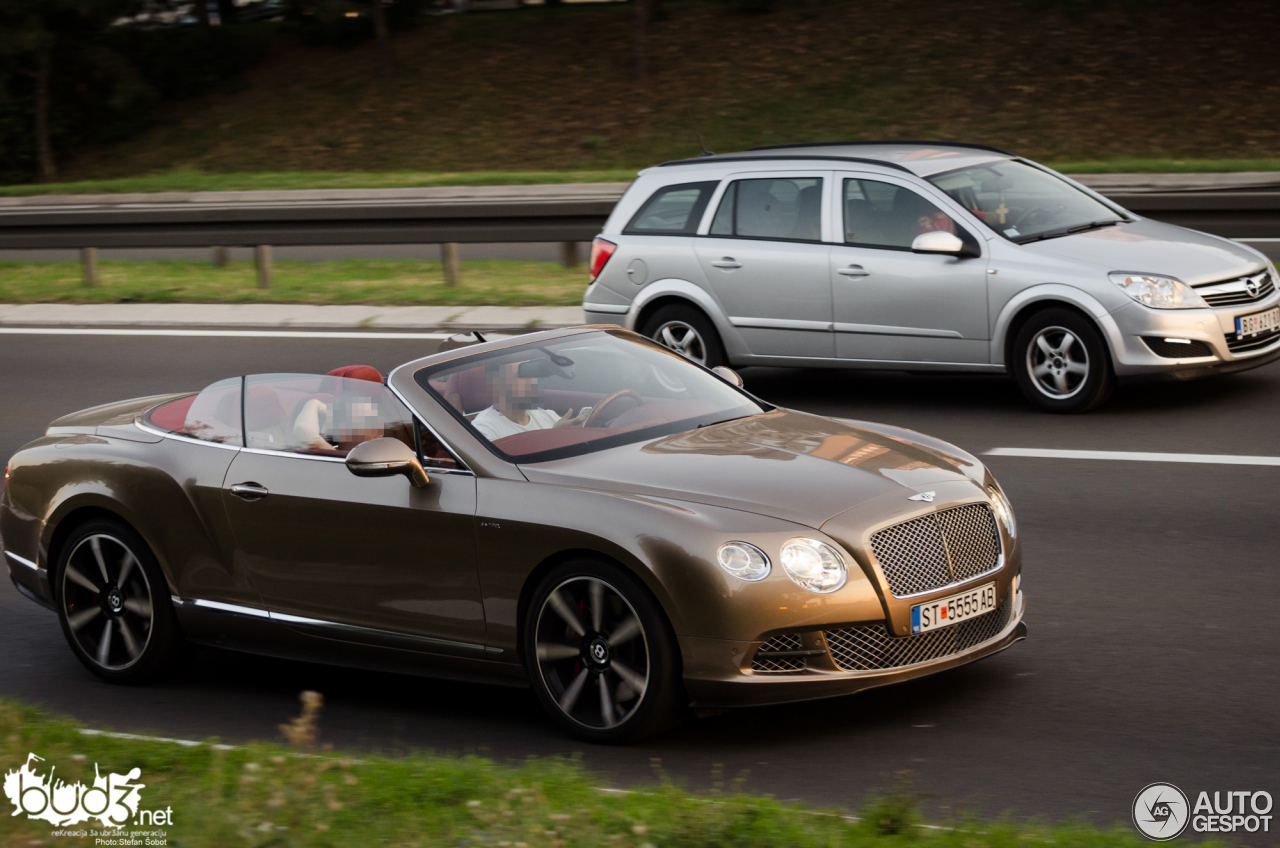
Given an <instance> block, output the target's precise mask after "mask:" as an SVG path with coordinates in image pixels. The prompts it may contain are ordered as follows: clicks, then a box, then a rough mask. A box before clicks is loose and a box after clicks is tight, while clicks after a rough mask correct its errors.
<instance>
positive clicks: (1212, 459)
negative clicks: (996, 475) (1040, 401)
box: [985, 448, 1280, 466]
mask: <svg viewBox="0 0 1280 848" xmlns="http://www.w3.org/2000/svg"><path fill="white" fill-rule="evenodd" d="M985 455H986V456H1026V457H1034V458H1037V459H1110V460H1120V461H1125V462H1190V463H1195V464H1198V465H1271V466H1280V456H1233V455H1231V454H1222V453H1148V452H1145V451H1100V450H1058V449H1056V448H992V449H991V450H989V451H986V452H985Z"/></svg>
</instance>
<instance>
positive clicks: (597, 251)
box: [589, 236, 618, 283]
mask: <svg viewBox="0 0 1280 848" xmlns="http://www.w3.org/2000/svg"><path fill="white" fill-rule="evenodd" d="M617 249H618V246H617V245H616V244H614V243H613V242H611V241H607V240H605V239H602V238H600V237H599V236H596V239H595V241H593V242H591V279H590V281H589V282H592V283H594V282H595V281H596V277H598V276H600V272H601V271H603V270H604V266H605V263H607V262H608V261H609V257H611V256H613V252H614V251H615V250H617Z"/></svg>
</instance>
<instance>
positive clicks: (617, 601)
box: [523, 560, 687, 744]
mask: <svg viewBox="0 0 1280 848" xmlns="http://www.w3.org/2000/svg"><path fill="white" fill-rule="evenodd" d="M596 610H600V612H599V613H598V614H597V612H596ZM620 637H621V638H620ZM523 644H524V660H525V666H526V668H527V669H528V672H529V679H530V681H531V682H532V683H533V688H534V691H535V692H537V695H538V700H539V701H540V702H541V703H542V706H543V708H544V709H546V711H547V713H548V714H549V715H550V716H551V718H552V719H553V720H554V721H555V722H556V723H557V724H559V725H560V726H561V727H562V728H564V729H565V730H566V731H568V732H569V733H571V734H573V735H574V736H577V737H578V738H579V739H583V740H585V741H588V742H596V743H604V744H616V743H622V742H631V741H634V740H636V739H640V738H643V737H645V736H649V735H651V734H653V733H657V732H658V731H660V730H663V729H665V728H666V727H668V726H670V725H671V724H672V723H674V722H675V721H676V720H677V719H678V718H679V717H680V715H681V712H682V710H681V706H682V704H684V703H686V702H687V699H685V698H684V697H683V692H684V687H683V685H682V683H681V681H680V657H679V650H678V648H677V646H676V641H675V636H674V634H673V633H672V631H671V626H670V624H668V622H667V618H666V615H665V614H664V613H663V612H662V609H661V607H659V605H658V603H657V601H655V600H654V599H653V596H652V595H651V594H650V593H649V591H648V589H646V588H645V587H644V585H643V584H641V583H640V581H639V580H637V579H636V578H635V577H633V576H632V575H631V574H630V573H628V572H627V571H626V570H624V569H622V568H620V567H618V566H616V565H611V564H608V563H605V562H598V561H595V560H577V561H573V562H567V563H564V564H562V565H559V566H557V567H556V568H555V569H553V570H552V571H551V573H550V574H548V575H547V576H546V577H545V578H544V579H543V580H542V582H541V583H540V584H539V585H538V588H537V590H536V591H535V592H534V594H533V598H532V601H531V603H530V605H529V609H528V613H527V615H526V616H525V622H524V642H523Z"/></svg>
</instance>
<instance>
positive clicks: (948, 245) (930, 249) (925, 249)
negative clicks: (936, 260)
mask: <svg viewBox="0 0 1280 848" xmlns="http://www.w3.org/2000/svg"><path fill="white" fill-rule="evenodd" d="M911 252H912V253H947V254H950V255H952V256H961V255H963V254H964V252H965V249H964V242H962V241H961V240H960V237H959V236H957V235H956V234H955V233H948V232H946V231H944V230H934V231H933V232H929V233H921V234H920V235H918V236H916V237H915V240H914V241H912V242H911Z"/></svg>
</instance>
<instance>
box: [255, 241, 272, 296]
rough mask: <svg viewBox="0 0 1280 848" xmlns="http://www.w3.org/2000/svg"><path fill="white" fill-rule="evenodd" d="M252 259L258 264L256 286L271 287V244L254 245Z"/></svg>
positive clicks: (261, 287)
mask: <svg viewBox="0 0 1280 848" xmlns="http://www.w3.org/2000/svg"><path fill="white" fill-rule="evenodd" d="M253 260H254V263H255V264H257V266H258V288H260V289H269V288H271V245H269V244H260V245H258V246H257V247H255V248H254V249H253Z"/></svg>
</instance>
